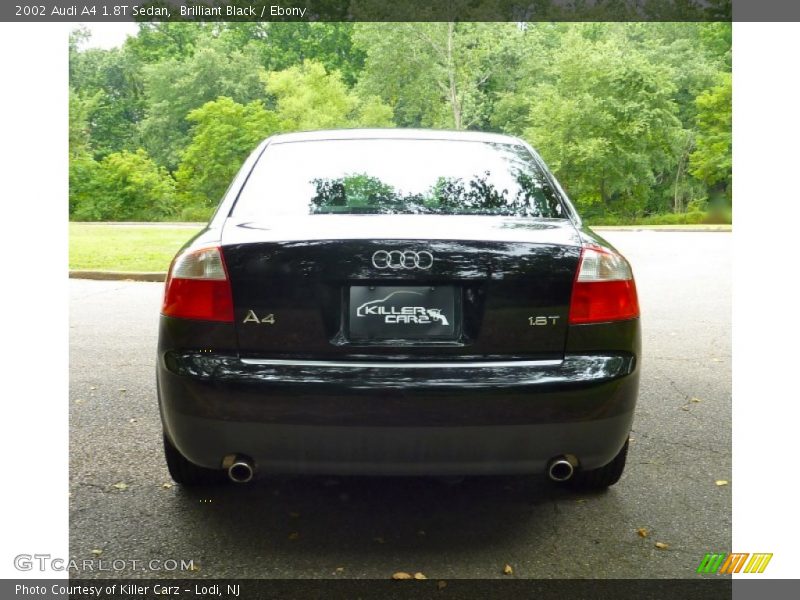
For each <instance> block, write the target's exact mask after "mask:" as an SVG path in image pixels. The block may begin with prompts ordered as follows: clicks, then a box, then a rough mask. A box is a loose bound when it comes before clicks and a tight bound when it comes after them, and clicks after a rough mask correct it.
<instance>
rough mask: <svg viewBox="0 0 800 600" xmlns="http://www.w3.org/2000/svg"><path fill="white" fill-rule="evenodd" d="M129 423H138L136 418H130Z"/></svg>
mask: <svg viewBox="0 0 800 600" xmlns="http://www.w3.org/2000/svg"><path fill="white" fill-rule="evenodd" d="M128 423H136V419H128Z"/></svg>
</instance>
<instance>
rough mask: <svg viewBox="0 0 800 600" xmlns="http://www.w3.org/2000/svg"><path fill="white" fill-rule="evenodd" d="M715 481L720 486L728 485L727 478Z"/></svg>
mask: <svg viewBox="0 0 800 600" xmlns="http://www.w3.org/2000/svg"><path fill="white" fill-rule="evenodd" d="M714 483H716V484H717V485H718V486H723V485H728V481H727V480H725V479H717V480H716V481H715V482H714Z"/></svg>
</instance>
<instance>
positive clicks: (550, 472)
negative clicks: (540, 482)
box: [547, 456, 575, 482]
mask: <svg viewBox="0 0 800 600" xmlns="http://www.w3.org/2000/svg"><path fill="white" fill-rule="evenodd" d="M572 463H573V461H571V460H569V458H567V457H566V456H562V457H559V458H554V459H553V460H551V461H550V463H549V464H548V465H547V476H548V477H549V478H550V479H551V480H553V481H559V482H561V481H569V480H570V479H572V476H573V475H574V474H575V465H573V464H572Z"/></svg>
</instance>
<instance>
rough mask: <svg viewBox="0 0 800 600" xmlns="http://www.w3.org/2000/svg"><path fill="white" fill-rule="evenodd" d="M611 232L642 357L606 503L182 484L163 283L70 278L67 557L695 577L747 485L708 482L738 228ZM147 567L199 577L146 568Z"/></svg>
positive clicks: (346, 570)
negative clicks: (160, 399) (160, 362)
mask: <svg viewBox="0 0 800 600" xmlns="http://www.w3.org/2000/svg"><path fill="white" fill-rule="evenodd" d="M605 236H606V238H607V239H608V240H609V241H611V242H612V243H613V244H615V245H616V246H617V247H618V248H619V249H620V250H621V251H622V252H623V253H624V254H626V256H628V258H629V259H630V261H631V262H632V264H633V266H634V271H635V274H636V277H637V286H638V288H639V295H640V302H641V306H642V312H643V329H644V362H643V371H642V388H641V396H640V401H639V408H638V413H637V417H636V421H635V423H634V430H633V445H632V447H631V452H630V454H629V457H628V468H627V470H626V473H625V475H624V476H623V479H622V481H621V482H620V483H619V484H618V485H617V486H615V487H613V488H611V489H610V490H609V491H608V492H605V493H599V494H575V493H572V492H568V491H564V490H561V489H559V488H556V487H554V486H552V485H550V484H549V483H548V482H547V481H545V480H544V479H539V478H535V477H529V478H519V477H517V478H514V477H502V478H496V477H491V478H470V479H466V480H465V481H464V482H462V483H460V484H454V483H452V482H451V483H447V482H442V481H439V480H429V479H424V478H400V479H381V478H331V477H282V478H275V479H267V480H263V481H261V482H258V483H256V484H254V485H250V486H236V487H234V486H225V487H221V488H215V489H207V490H200V491H199V492H187V491H186V490H184V489H181V488H180V486H177V485H170V479H169V475H168V474H167V471H166V467H165V465H164V462H163V456H162V451H161V438H160V435H161V434H160V428H161V426H160V421H159V416H158V409H157V404H156V396H155V382H154V361H155V345H156V333H157V331H156V326H157V321H158V309H159V302H160V295H161V290H162V286H161V284H154V283H136V282H122V281H84V280H76V279H73V280H70V291H71V305H70V376H71V380H70V461H71V462H70V493H71V496H70V553H71V557H72V558H74V559H77V560H83V559H98V558H102V559H104V560H105V561H106V564H110V563H111V561H114V560H116V561H120V560H122V561H127V564H128V565H129V566H126V567H125V568H124V569H123V570H121V571H103V572H94V573H93V572H85V571H84V572H81V573H75V574H73V575H79V576H81V577H92V576H115V577H119V576H129V577H164V576H181V577H228V576H237V577H281V578H294V577H308V578H327V577H330V578H336V577H374V578H388V577H391V575H392V573H394V572H397V571H407V572H411V573H414V572H422V573H424V574H425V575H426V576H428V577H429V578H439V579H448V578H450V579H452V578H483V577H504V575H503V573H502V570H503V567H504V565H506V564H508V565H511V566H512V568H513V575H512V576H513V577H532V578H544V577H620V578H630V577H691V576H693V574H694V570H695V569H696V568H697V565H698V563H699V561H700V559H701V558H702V556H703V554H704V553H705V552H708V551H710V550H717V551H724V550H727V549H729V548H730V545H731V485H733V484H735V482H732V481H731V482H730V485H723V486H718V485H716V483H715V482H716V481H717V480H726V481H729V480H730V479H731V362H730V358H731V333H730V325H731V323H730V310H731V281H730V279H731V277H730V275H731V273H730V264H731V258H730V257H731V234H730V233H719V232H713V233H708V232H707V233H699V232H687V233H679V232H653V231H642V232H635V231H624V232H623V231H609V232H606V234H605ZM640 528H643V529H645V530H646V532H647V537H642V536H641V535H639V534H638V533H637V530H638V529H640ZM656 542H661V543H663V544H667V545H668V546H667V547H666V548H663V549H660V548H657V547H656ZM98 551H99V552H100V554H98ZM153 559H155V560H160V561H165V560H170V559H171V560H177V561H180V560H192V561H193V563H194V565H195V570H192V571H185V572H180V571H163V570H162V571H159V572H152V571H148V570H142V567H143V566H144V565H143V564H142V563H144V564H145V565H146V563H147V562H149V561H150V560H153ZM130 561H142V563H136V565H135V568H133V567H134V565H133V563H131V562H130ZM117 564H121V563H117ZM167 565H168V566H171V563H167ZM154 566H157V565H154Z"/></svg>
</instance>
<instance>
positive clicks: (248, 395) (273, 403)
mask: <svg viewBox="0 0 800 600" xmlns="http://www.w3.org/2000/svg"><path fill="white" fill-rule="evenodd" d="M639 362H640V326H639V305H638V300H637V295H636V286H635V284H634V279H633V275H632V272H631V268H630V266H629V264H628V262H627V261H626V260H625V258H623V257H622V256H621V255H620V254H619V253H618V252H617V251H616V250H615V249H614V248H613V247H612V246H611V245H610V244H608V243H607V242H606V241H605V240H603V239H602V238H601V237H599V236H597V235H596V234H595V233H593V232H592V231H591V230H590V229H589V228H587V227H586V226H584V225H582V223H581V219H580V217H579V216H578V214H577V213H576V211H575V209H574V207H573V206H572V204H571V203H570V201H569V199H568V198H567V196H566V194H565V193H564V191H563V190H562V188H561V187H560V185H559V184H558V182H557V181H556V180H555V178H554V177H553V175H552V174H551V173H550V172H549V171H548V169H547V168H546V166H545V165H544V163H543V162H542V160H541V159H540V157H539V156H538V155H537V153H536V152H535V151H534V150H533V149H532V148H531V147H530V146H528V145H527V144H526V143H525V142H523V141H521V140H519V139H517V138H513V137H508V136H503V135H496V134H486V133H473V132H451V131H421V130H392V129H382V130H340V131H316V132H310V133H295V134H286V135H276V136H274V137H271V138H268V139H267V140H265V141H264V142H262V143H261V144H260V145H259V147H258V148H256V149H255V151H254V152H253V153H252V154H251V155H250V157H249V158H248V159H247V160H246V161H245V163H244V165H243V166H242V168H241V170H240V171H239V173H238V175H237V176H236V177H235V179H234V180H233V182H232V184H231V186H230V188H229V189H228V191H227V193H226V194H225V196H224V198H223V199H222V200H221V202H220V204H219V207H218V209H217V211H216V213H215V215H214V216H213V217H212V219H211V221H210V222H209V223H208V225H207V226H206V227H205V228H204V229H203V230H202V231H201V232H200V233H199V234H198V235H196V236H195V237H194V238H193V239H192V240H191V241H190V242H188V243H187V244H186V245H185V246H184V247H183V248H182V249H181V250H180V252H178V254H177V256H176V257H175V259H174V260H173V262H172V265H171V267H170V270H169V275H168V277H167V281H166V288H165V293H164V302H163V307H162V310H161V320H160V331H159V341H158V363H157V384H158V397H159V405H160V410H161V417H162V421H163V425H164V448H165V453H166V460H167V465H168V467H169V470H170V473H171V475H172V477H173V479H175V481H177V482H179V483H181V484H184V485H193V484H203V483H207V482H211V481H215V480H216V479H218V478H219V479H221V478H222V477H223V476H224V473H227V475H228V477H229V478H230V479H231V480H233V481H236V482H247V481H250V480H251V479H253V477H255V476H258V475H261V474H273V473H309V474H339V475H347V474H363V475H435V476H460V475H480V474H529V473H530V474H547V475H548V476H549V477H550V479H552V480H554V481H558V482H569V483H571V484H572V485H575V486H578V487H582V488H604V487H607V486H610V485H612V484H614V483H616V482H617V481H618V480H619V478H620V476H621V475H622V472H623V469H624V466H625V458H626V453H627V450H628V435H629V432H630V429H631V423H632V420H633V414H634V406H635V404H636V399H637V396H638V388H639Z"/></svg>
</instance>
